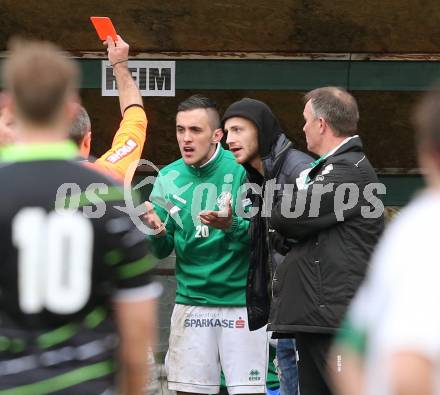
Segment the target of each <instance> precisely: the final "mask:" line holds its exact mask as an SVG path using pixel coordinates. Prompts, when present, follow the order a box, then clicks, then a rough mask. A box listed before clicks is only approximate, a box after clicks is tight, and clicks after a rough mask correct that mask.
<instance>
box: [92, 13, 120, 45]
mask: <svg viewBox="0 0 440 395" xmlns="http://www.w3.org/2000/svg"><path fill="white" fill-rule="evenodd" d="M90 20H91V21H92V23H93V26H95V29H96V33H98V36H99V39H100V40H101V41H105V40H107V37H108V36H110V37H111V38H112V39H113V40H116V30H115V27H114V26H113V23H112V21H111V19H110V18H109V17H107V16H91V17H90Z"/></svg>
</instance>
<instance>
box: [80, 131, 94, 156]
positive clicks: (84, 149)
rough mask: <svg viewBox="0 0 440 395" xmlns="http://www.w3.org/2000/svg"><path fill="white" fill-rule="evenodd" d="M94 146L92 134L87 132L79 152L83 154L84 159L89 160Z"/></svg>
mask: <svg viewBox="0 0 440 395" xmlns="http://www.w3.org/2000/svg"><path fill="white" fill-rule="evenodd" d="M91 146H92V132H87V133H86V134H85V135H84V137H83V139H82V141H81V145H80V147H79V152H80V153H81V156H83V157H84V158H88V157H89V155H90V148H91Z"/></svg>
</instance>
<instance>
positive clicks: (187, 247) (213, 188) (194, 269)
mask: <svg viewBox="0 0 440 395" xmlns="http://www.w3.org/2000/svg"><path fill="white" fill-rule="evenodd" d="M245 180H246V173H245V170H244V168H243V167H242V166H241V165H238V164H237V163H236V161H235V158H234V156H233V155H232V154H231V152H230V151H226V150H224V149H223V148H222V147H221V145H220V144H219V145H218V147H217V150H216V152H215V154H214V156H213V157H212V158H211V160H210V161H209V162H208V163H206V164H205V165H203V166H201V167H194V166H188V165H186V164H185V162H184V161H183V160H182V159H179V160H177V161H175V162H173V163H171V164H170V165H168V166H166V167H164V168H163V169H161V171H160V172H159V175H158V177H157V180H156V182H155V184H154V188H153V191H152V192H151V196H150V200H151V201H152V203H153V205H154V208H155V210H156V213H157V214H158V215H159V217H160V218H161V220H162V221H163V222H164V223H165V224H166V236H149V239H150V241H151V244H152V249H153V253H154V254H155V255H156V256H157V257H158V258H160V259H162V258H165V257H167V256H168V255H169V254H170V253H171V252H172V251H173V249H174V250H175V253H176V282H177V291H176V303H179V304H186V305H193V306H244V305H246V297H245V287H246V276H247V271H248V264H249V237H248V228H249V221H248V220H246V219H244V218H242V217H240V215H239V214H241V213H243V207H244V206H245V205H246V201H247V200H246V199H244V198H243V197H242V196H241V190H242V188H241V185H243V184H244V183H245ZM227 196H231V197H232V199H231V205H232V209H233V217H232V226H231V227H230V228H229V229H227V230H220V229H215V228H212V227H208V226H206V225H204V224H202V223H201V222H200V220H199V219H198V214H199V213H200V212H201V211H203V210H217V211H218V210H221V209H222V208H223V207H224V204H225V200H226V198H227ZM237 214H238V215H237Z"/></svg>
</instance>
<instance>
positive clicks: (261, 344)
mask: <svg viewBox="0 0 440 395" xmlns="http://www.w3.org/2000/svg"><path fill="white" fill-rule="evenodd" d="M268 344H269V341H268V335H267V332H266V327H264V328H261V329H259V330H257V331H253V332H251V331H249V327H248V325H247V312H246V307H201V306H185V305H179V304H176V305H175V306H174V310H173V315H172V316H171V333H170V341H169V349H168V353H167V356H166V359H165V367H166V369H167V374H168V388H169V389H170V390H174V391H181V392H194V393H198V394H216V393H218V392H219V390H220V371H221V370H223V373H224V375H225V381H226V386H227V387H228V392H229V394H231V395H234V394H256V393H264V392H265V388H266V374H267V364H268V359H269V358H268V357H269V356H268Z"/></svg>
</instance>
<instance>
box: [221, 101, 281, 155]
mask: <svg viewBox="0 0 440 395" xmlns="http://www.w3.org/2000/svg"><path fill="white" fill-rule="evenodd" d="M233 117H241V118H246V119H248V120H249V121H251V122H253V123H254V124H255V126H256V127H257V130H258V149H259V152H260V156H261V158H265V157H267V156H268V155H269V154H270V152H271V149H272V146H273V145H274V144H275V142H276V140H277V139H278V137H279V136H280V134H282V133H284V132H283V130H282V129H281V126H280V124H279V122H278V119H276V118H275V115H273V113H272V110H271V109H270V108H269V106H268V105H267V104H266V103H263V102H262V101H259V100H255V99H249V98H247V97H245V98H243V99H241V100H239V101H236V102H235V103H232V104H231V105H230V106H229V107H228V108H227V110H226V111H225V114H224V115H223V118H222V125H223V126H224V124H225V122H226V120H227V119H229V118H233Z"/></svg>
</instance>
